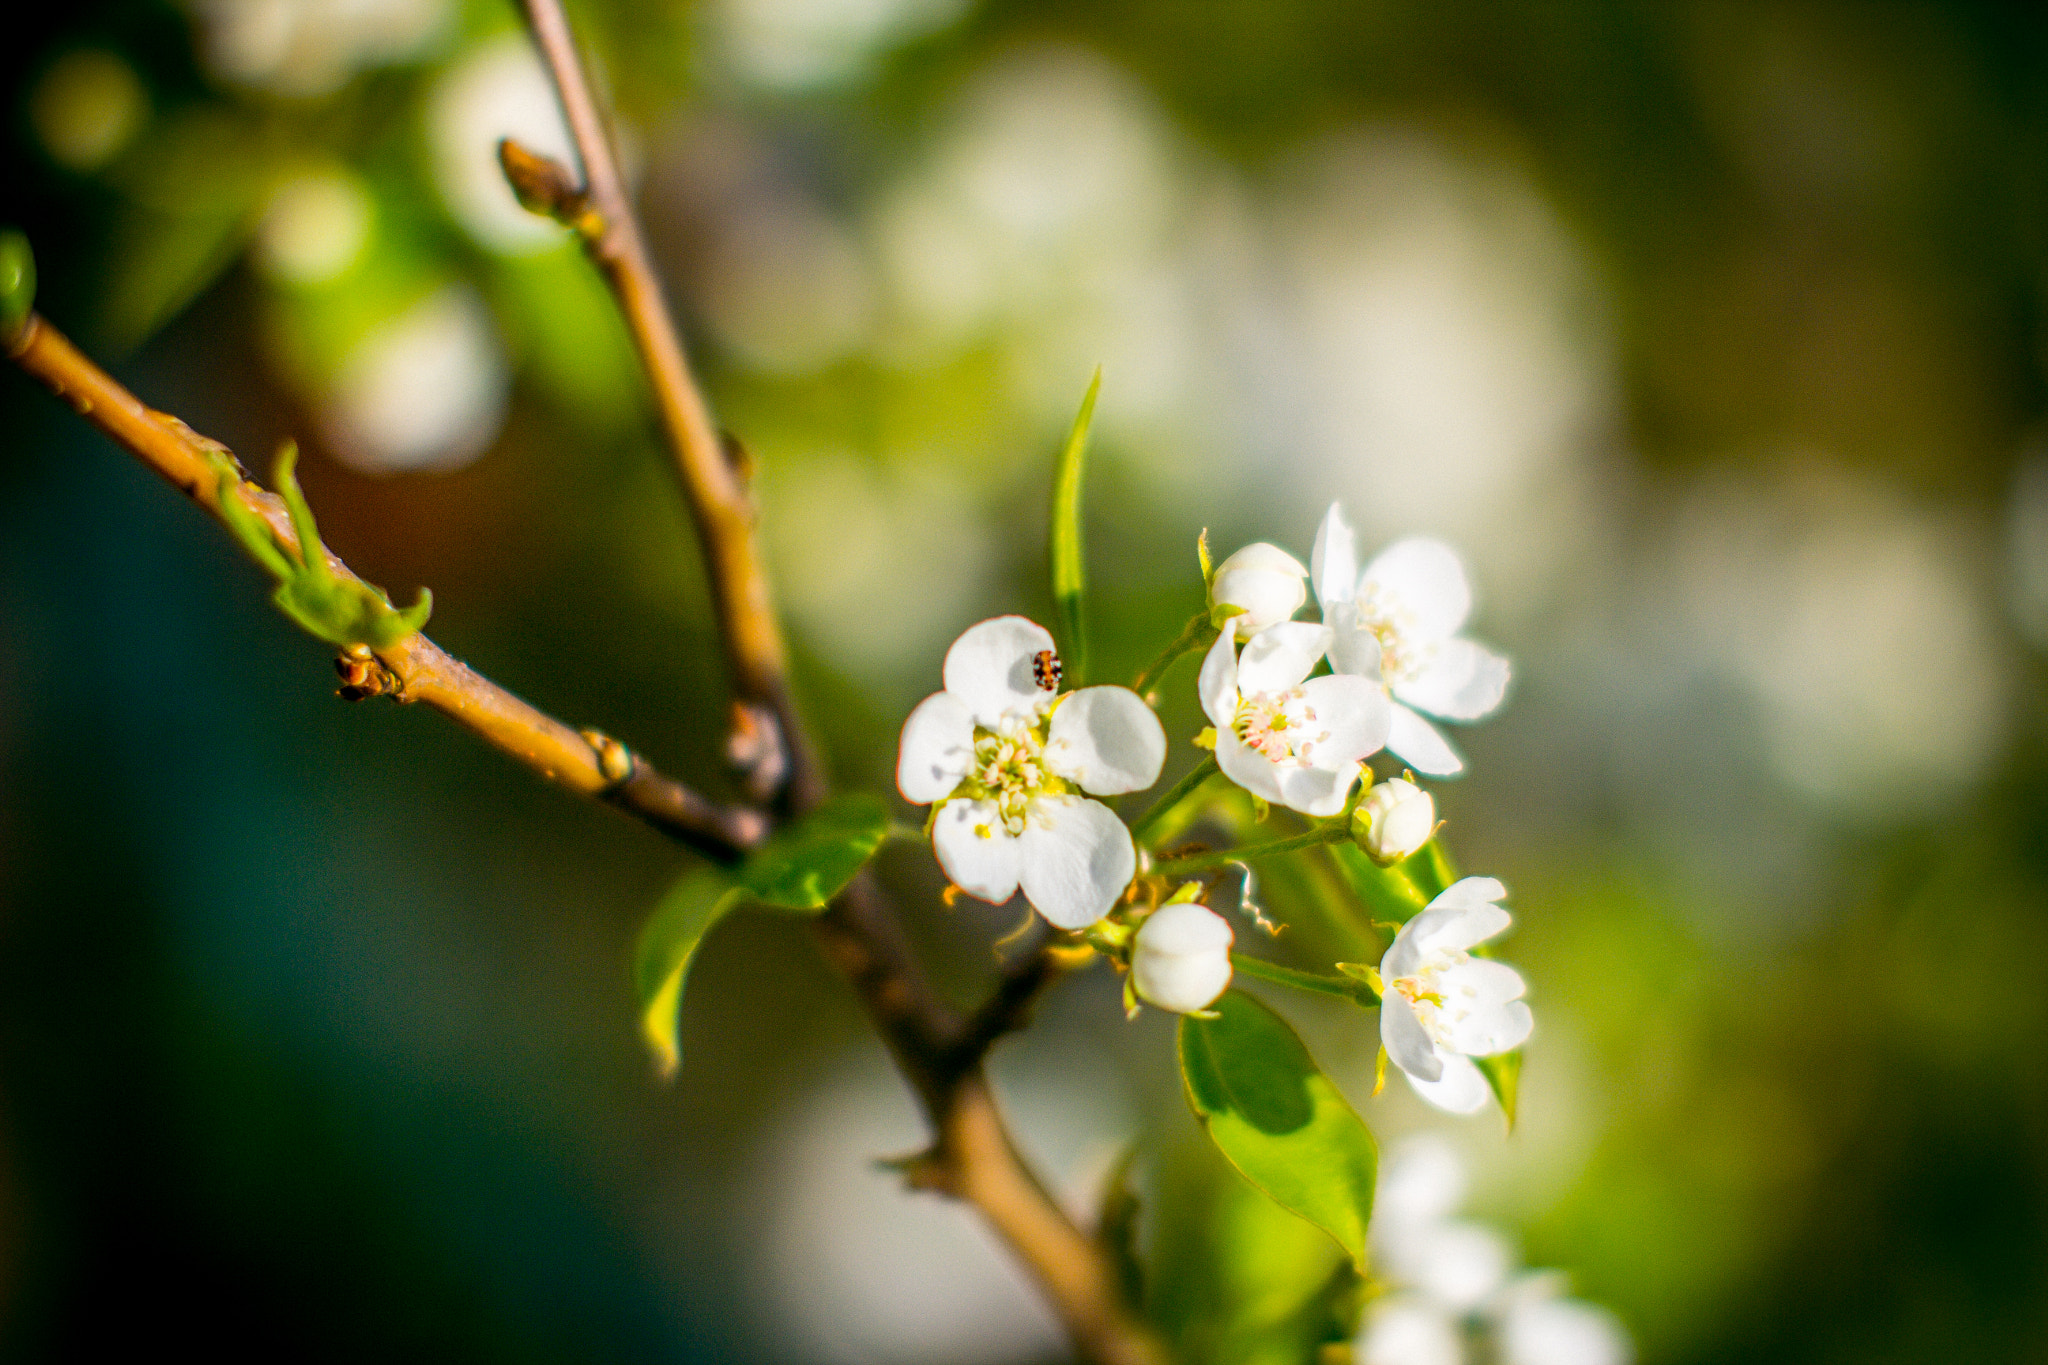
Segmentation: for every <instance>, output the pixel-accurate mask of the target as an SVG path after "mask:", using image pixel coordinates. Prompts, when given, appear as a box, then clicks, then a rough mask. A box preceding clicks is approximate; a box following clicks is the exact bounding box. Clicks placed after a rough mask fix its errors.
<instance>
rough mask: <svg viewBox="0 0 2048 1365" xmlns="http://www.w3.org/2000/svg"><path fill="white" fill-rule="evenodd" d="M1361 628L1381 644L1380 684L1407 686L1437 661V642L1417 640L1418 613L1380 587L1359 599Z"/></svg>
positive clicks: (1371, 586) (1374, 585) (1374, 586)
mask: <svg viewBox="0 0 2048 1365" xmlns="http://www.w3.org/2000/svg"><path fill="white" fill-rule="evenodd" d="M1358 626H1359V629H1361V630H1364V631H1367V632H1369V633H1370V634H1371V635H1372V637H1373V638H1374V639H1376V640H1378V641H1379V642H1380V680H1381V681H1382V682H1384V683H1386V685H1387V686H1389V687H1394V686H1397V685H1399V684H1401V683H1404V682H1407V681H1408V680H1410V679H1411V678H1413V677H1415V676H1416V675H1417V674H1418V673H1420V672H1422V670H1423V669H1424V668H1426V667H1428V665H1429V661H1430V660H1431V659H1433V658H1434V657H1436V642H1435V641H1433V640H1418V639H1416V638H1415V613H1414V612H1412V611H1410V610H1409V609H1408V607H1407V606H1406V604H1404V603H1403V602H1402V601H1401V600H1400V599H1399V598H1398V597H1395V596H1394V595H1393V594H1391V593H1389V592H1387V591H1386V590H1385V589H1383V588H1381V587H1380V585H1379V584H1377V583H1368V584H1366V585H1365V591H1363V592H1361V593H1360V594H1359V595H1358Z"/></svg>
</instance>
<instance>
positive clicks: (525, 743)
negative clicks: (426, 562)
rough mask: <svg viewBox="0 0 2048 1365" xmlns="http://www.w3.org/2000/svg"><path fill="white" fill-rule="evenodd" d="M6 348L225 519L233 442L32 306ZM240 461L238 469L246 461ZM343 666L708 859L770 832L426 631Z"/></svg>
mask: <svg viewBox="0 0 2048 1365" xmlns="http://www.w3.org/2000/svg"><path fill="white" fill-rule="evenodd" d="M9 356H10V358H11V359H12V360H13V361H14V363H15V364H17V365H19V366H20V367H21V368H22V369H23V370H25V371H26V372H27V373H28V374H30V375H32V376H33V377H35V378H36V379H39V380H41V381H42V382H43V383H44V384H45V385H47V386H48V387H49V389H50V390H51V392H53V393H55V394H56V395H57V396H58V397H59V398H62V399H64V400H65V401H66V402H68V403H70V404H71V406H72V407H73V408H74V409H75V410H76V411H77V412H78V413H79V414H80V415H81V416H83V417H84V418H85V419H86V420H87V421H89V422H91V423H92V424H93V425H94V426H96V427H98V428H99V429H100V430H101V431H103V432H105V433H106V434H107V435H109V436H111V437H113V438H114V440H116V441H118V442H119V443H120V444H121V445H123V446H126V447H127V448H128V449H129V450H130V451H131V452H133V453H134V454H135V455H136V456H137V457H138V458H139V459H141V461H142V462H143V463H144V464H146V465H148V466H149V467H150V468H151V469H153V470H155V471H156V472H157V473H158V474H160V475H162V476H163V477H164V479H165V480H166V481H168V482H169V483H170V484H171V485H172V486H173V487H174V488H176V489H178V490H179V491H180V492H182V493H184V494H185V496H187V497H189V498H191V499H192V500H193V501H194V502H196V503H198V504H199V505H200V506H201V507H203V508H205V509H206V510H207V512H209V513H210V514H211V515H212V516H213V517H214V519H215V520H220V519H221V512H220V494H221V478H220V471H219V465H218V463H217V461H218V459H219V458H220V457H221V456H224V455H225V456H227V458H229V459H230V460H233V459H234V456H233V455H232V454H230V453H229V452H228V450H227V447H225V446H223V445H221V444H220V443H219V442H218V441H212V440H208V439H207V438H206V437H204V436H201V435H199V434H198V433H197V432H195V431H193V430H192V429H191V428H190V427H188V426H186V425H185V424H184V423H183V422H181V421H179V420H178V419H177V418H175V417H172V416H170V415H169V414H167V413H161V412H156V411H153V410H151V409H150V408H148V407H146V406H144V404H143V403H142V401H141V400H140V399H138V398H136V396H135V395H134V394H132V393H130V392H129V391H128V390H127V389H126V388H124V387H122V385H121V384H120V382H119V381H117V380H116V379H115V378H114V377H113V376H112V375H110V374H108V373H107V372H106V371H105V370H102V369H101V368H100V367H99V366H98V365H95V364H94V363H93V362H92V361H91V360H90V359H88V358H87V357H86V356H85V355H84V353H82V352H81V351H79V349H78V348H77V347H76V346H74V345H72V344H71V342H70V340H69V339H67V338H66V337H65V336H64V334H63V333H61V332H59V331H58V330H57V329H56V328H55V327H52V326H51V325H50V324H49V323H48V322H47V321H45V320H44V319H43V318H41V317H39V316H35V315H33V314H32V315H30V317H29V318H28V320H27V322H26V324H25V325H24V326H23V328H22V330H21V331H20V333H18V334H17V335H16V336H15V338H14V341H13V345H12V346H11V347H10V349H9ZM236 468H237V469H238V470H240V469H241V464H240V462H239V461H236ZM244 473H245V477H244V480H243V482H242V483H241V484H240V485H239V486H238V487H237V488H236V489H235V490H234V495H235V496H236V497H237V498H239V499H240V500H241V502H242V504H243V505H244V506H245V507H247V508H248V509H249V510H250V511H252V512H254V513H255V514H256V515H258V516H260V517H262V518H263V519H264V520H265V521H266V522H268V523H269V524H270V526H271V527H272V528H273V529H274V530H275V531H276V532H277V534H278V535H279V536H280V537H282V538H283V539H284V540H285V542H286V543H287V544H290V545H294V546H296V545H297V544H298V538H297V535H296V533H295V532H294V531H293V529H292V524H291V518H290V517H289V516H288V515H287V514H286V512H285V507H284V502H283V501H282V500H281V499H280V498H278V497H277V496H276V495H275V494H272V493H267V492H265V491H264V490H263V489H261V488H259V487H257V486H256V485H255V484H253V483H251V482H249V481H248V480H247V478H246V471H244ZM321 548H322V550H323V551H325V549H326V547H325V546H322V547H321ZM301 549H302V551H303V547H301ZM327 562H328V564H329V565H330V567H332V568H333V570H334V572H335V574H336V575H337V576H339V577H346V578H352V579H357V581H361V580H360V579H358V578H357V575H356V573H355V572H354V570H352V569H350V568H349V567H348V565H346V564H344V563H342V562H341V560H340V559H338V558H336V557H335V556H334V555H333V554H332V553H331V552H329V553H328V554H327ZM340 663H341V665H342V670H343V675H344V681H345V682H346V683H347V684H348V685H346V686H344V687H343V689H342V692H343V695H345V696H350V697H361V696H370V695H375V694H379V693H382V694H387V695H390V696H392V697H394V698H396V699H397V700H399V701H405V702H423V703H425V704H426V705H428V706H431V707H432V708H434V709H435V710H436V711H440V712H442V713H443V714H445V715H448V716H451V717H453V718H454V719H455V721H456V722H457V723H459V724H460V725H462V726H463V727H464V728H465V729H467V730H469V731H470V732H471V733H473V734H476V735H478V736H481V737H482V738H483V739H484V740H486V741H487V742H489V743H490V744H492V745H494V746H495V747H497V748H498V749H501V750H503V751H504V752H506V753H508V754H510V755H512V757H514V758H516V759H518V760H519V761H520V762H521V763H524V764H525V765H526V766H527V767H529V768H531V769H533V770H534V771H535V772H537V773H539V774H540V775H541V776H542V777H545V778H547V779H548V780H549V781H551V782H554V783H556V784H557V785H559V786H563V787H567V788H568V789H569V790H570V791H573V792H576V793H578V794H580V795H583V796H590V797H596V798H597V799H599V800H602V801H605V802H607V803H608V804H610V805H613V806H617V807H618V808H619V809H621V810H623V811H625V812H626V813H627V814H629V815H632V816H634V817H635V818H636V819H639V820H641V821H644V822H645V823H647V824H649V825H652V826H653V827H654V828H656V829H658V830H660V831H661V832H662V833H664V834H667V835H668V836H670V837H671V838H674V839H676V840H678V841H680V842H682V843H684V844H687V845H689V846H690V847H692V848H694V849H696V850H697V851H698V852H700V853H703V854H704V855H705V856H707V857H710V858H713V859H715V860H717V861H720V862H733V861H735V860H737V859H738V858H739V856H740V855H741V854H742V853H743V852H744V851H745V850H747V849H748V848H751V847H752V846H753V845H755V844H757V843H759V842H760V841H761V840H762V839H763V838H765V837H766V836H767V833H768V823H769V822H768V819H767V817H766V816H764V815H763V814H762V813H761V812H759V811H756V810H750V809H746V808H744V807H733V806H722V805H719V804H718V803H717V802H714V801H711V800H709V799H708V798H706V797H704V796H702V795H700V794H698V793H697V792H695V791H692V790H691V789H690V788H688V787H686V786H684V785H683V784H682V783H680V782H677V781H676V780H675V779H673V778H670V777H667V776H665V775H663V774H662V773H661V772H659V771H657V770H656V769H655V768H654V767H653V765H652V764H650V763H648V762H647V761H646V760H645V759H643V758H641V757H639V756H638V755H637V754H634V753H632V752H631V751H629V750H628V749H626V747H625V746H624V745H622V744H620V743H619V742H618V741H617V740H613V739H610V738H608V737H606V736H604V735H600V734H597V733H596V732H595V731H580V732H579V731H577V730H574V729H572V728H570V727H569V726H567V725H564V724H563V723H562V722H561V721H559V720H556V719H555V718H554V717H552V716H550V715H548V714H546V713H545V712H543V711H540V710H538V709H536V708H535V707H533V706H532V705H530V704H529V703H527V702H526V701H524V700H522V699H521V698H519V697H517V696H515V695H513V694H512V693H510V692H508V691H506V690H505V689H504V688H502V687H500V686H498V685H497V684H496V683H494V682H492V681H491V680H490V679H489V678H486V677H484V676H483V675H482V674H481V673H478V672H477V671H476V670H475V669H473V668H471V667H470V666H469V665H467V664H465V663H463V662H462V661H461V660H460V659H457V658H455V657H454V656H453V655H451V654H449V653H448V652H447V651H446V650H444V649H442V648H441V647H440V646H439V645H437V644H435V643H434V642H433V641H432V640H429V639H428V638H427V637H426V636H424V635H419V634H413V635H408V636H406V637H405V638H404V639H402V640H400V641H398V642H397V643H396V644H393V645H391V646H390V647H389V648H387V649H383V650H379V651H376V652H374V653H372V651H370V650H369V649H368V647H367V646H358V647H357V648H356V649H354V650H351V651H349V652H347V653H345V654H344V655H343V656H342V658H341V660H340Z"/></svg>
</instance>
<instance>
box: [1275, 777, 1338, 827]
mask: <svg viewBox="0 0 2048 1365" xmlns="http://www.w3.org/2000/svg"><path fill="white" fill-rule="evenodd" d="M1275 774H1276V776H1278V777H1279V779H1280V804H1281V805H1283V806H1285V807H1287V808H1288V809H1289V810H1298V811H1300V812H1301V813H1302V814H1303V815H1313V816H1316V817H1317V818H1319V819H1320V818H1322V817H1325V816H1331V815H1335V814H1337V813H1338V812H1339V811H1341V810H1343V809H1344V803H1345V801H1347V800H1349V799H1350V796H1351V784H1352V783H1354V782H1356V781H1357V780H1358V768H1357V766H1356V765H1353V766H1351V767H1348V768H1341V769H1336V770H1332V769H1329V768H1295V767H1284V768H1278V769H1276V770H1275Z"/></svg>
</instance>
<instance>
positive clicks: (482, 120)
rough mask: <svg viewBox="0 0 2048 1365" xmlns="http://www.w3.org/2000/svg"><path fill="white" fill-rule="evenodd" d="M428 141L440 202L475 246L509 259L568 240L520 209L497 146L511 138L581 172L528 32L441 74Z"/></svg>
mask: <svg viewBox="0 0 2048 1365" xmlns="http://www.w3.org/2000/svg"><path fill="white" fill-rule="evenodd" d="M427 135H428V139H429V141H430V143H431V145H432V148H433V154H434V174H435V179H436V181H437V183H438V184H439V186H440V189H441V196H442V198H443V199H445V200H446V201H447V204H448V208H449V211H450V212H452V213H453V214H454V215H455V217H456V220H457V221H458V222H460V223H461V224H462V225H463V227H465V228H467V229H468V230H469V232H470V234H471V235H472V236H474V237H475V238H476V239H477V241H479V242H481V243H483V245H485V246H487V247H489V248H490V249H491V250H493V251H497V252H502V253H504V254H506V255H529V254H532V253H534V252H538V251H545V250H548V249H550V248H558V247H560V246H562V245H563V244H564V243H565V242H567V241H568V239H569V230H568V229H567V228H565V227H563V226H561V225H560V224H559V223H556V222H554V221H553V220H551V219H548V218H544V217H542V216H541V215H539V214H537V213H529V212H527V211H526V210H525V209H523V208H521V207H520V205H519V200H518V199H517V198H515V197H514V196H513V194H512V187H511V186H510V185H508V184H507V183H506V182H505V173H504V170H503V169H502V168H501V167H500V166H499V164H498V143H499V141H500V140H502V139H504V138H508V137H509V138H514V139H516V140H517V141H518V142H520V143H521V144H522V145H523V146H525V147H526V149H527V150H528V151H532V152H538V153H540V154H541V155H543V156H551V157H554V158H555V159H556V160H558V161H560V162H562V163H563V164H564V165H566V166H568V167H569V168H570V169H571V170H573V171H576V172H577V173H578V174H581V166H582V162H581V161H580V160H579V159H578V158H577V156H576V151H575V147H574V145H573V144H572V143H571V141H570V138H569V129H568V126H567V125H566V124H565V123H564V122H563V121H562V110H561V105H560V104H559V103H558V102H557V101H556V99H555V88H554V86H553V85H552V84H551V83H550V82H549V80H548V77H547V73H546V72H545V71H543V70H542V69H541V64H540V58H539V57H537V56H536V55H535V54H534V50H533V44H532V43H530V42H528V41H527V39H526V37H525V35H524V34H521V33H507V34H505V35H503V36H502V37H498V38H493V39H491V40H489V41H488V42H484V43H481V44H479V45H478V46H476V47H475V48H473V49H472V50H470V51H469V52H466V53H464V54H463V56H462V57H461V59H460V60H458V61H457V62H456V63H455V64H454V65H453V66H451V67H450V68H449V69H448V70H447V71H446V72H444V73H443V74H442V76H441V78H440V80H439V82H438V83H437V84H436V85H435V87H434V91H433V94H432V96H431V97H430V99H429V101H428V107H427Z"/></svg>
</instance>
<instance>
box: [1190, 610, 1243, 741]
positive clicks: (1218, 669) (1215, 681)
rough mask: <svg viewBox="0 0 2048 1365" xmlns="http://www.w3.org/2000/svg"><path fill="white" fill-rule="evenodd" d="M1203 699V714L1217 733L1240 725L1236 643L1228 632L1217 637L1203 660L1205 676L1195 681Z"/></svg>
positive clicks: (1203, 673)
mask: <svg viewBox="0 0 2048 1365" xmlns="http://www.w3.org/2000/svg"><path fill="white" fill-rule="evenodd" d="M1195 686H1196V690H1197V691H1198V692H1199V693H1200V695H1201V698H1202V712H1203V714H1205V715H1207V716H1208V717H1209V723H1210V724H1211V725H1213V726H1215V727H1216V728H1217V730H1218V731H1223V730H1228V729H1229V728H1230V727H1231V726H1232V725H1234V724H1235V723H1236V722H1237V643H1236V641H1235V640H1233V639H1232V638H1231V634H1230V632H1229V631H1227V630H1226V631H1224V632H1223V633H1222V634H1221V635H1218V636H1217V637H1216V643H1215V644H1213V645H1210V646H1209V652H1208V654H1207V655H1205V656H1204V657H1203V659H1202V675H1201V677H1200V678H1199V679H1198V680H1197V681H1196V684H1195Z"/></svg>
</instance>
